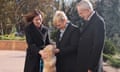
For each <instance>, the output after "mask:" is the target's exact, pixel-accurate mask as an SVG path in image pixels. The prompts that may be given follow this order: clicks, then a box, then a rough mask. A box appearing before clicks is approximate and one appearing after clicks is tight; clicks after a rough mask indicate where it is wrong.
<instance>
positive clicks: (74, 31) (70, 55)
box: [56, 23, 80, 72]
mask: <svg viewBox="0 0 120 72" xmlns="http://www.w3.org/2000/svg"><path fill="white" fill-rule="evenodd" d="M59 33H60V31H58V32H57V40H56V45H57V48H59V49H60V53H59V54H57V62H56V67H57V72H76V65H77V62H76V61H77V48H78V44H77V43H78V41H79V33H80V32H79V29H78V28H77V27H75V26H73V25H72V24H71V23H68V26H67V28H66V30H65V32H64V34H63V37H62V39H61V41H59V36H60V34H59Z"/></svg>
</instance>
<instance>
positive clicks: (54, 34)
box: [51, 30, 57, 41]
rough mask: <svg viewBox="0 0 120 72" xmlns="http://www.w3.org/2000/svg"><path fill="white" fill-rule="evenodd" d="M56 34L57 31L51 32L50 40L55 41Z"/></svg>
mask: <svg viewBox="0 0 120 72" xmlns="http://www.w3.org/2000/svg"><path fill="white" fill-rule="evenodd" d="M56 33H57V30H53V31H52V32H51V39H52V40H53V41H56Z"/></svg>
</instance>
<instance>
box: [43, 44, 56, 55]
mask: <svg viewBox="0 0 120 72" xmlns="http://www.w3.org/2000/svg"><path fill="white" fill-rule="evenodd" d="M43 50H44V51H45V52H46V53H47V54H48V56H49V57H52V56H54V55H55V52H54V51H55V46H54V45H47V46H46V47H45V48H44V49H43Z"/></svg>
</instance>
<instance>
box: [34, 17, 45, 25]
mask: <svg viewBox="0 0 120 72" xmlns="http://www.w3.org/2000/svg"><path fill="white" fill-rule="evenodd" d="M42 21H43V19H42V16H41V15H38V16H35V17H34V18H33V23H34V25H35V26H36V27H40V26H41V24H42Z"/></svg>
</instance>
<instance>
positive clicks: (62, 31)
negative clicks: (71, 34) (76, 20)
mask: <svg viewBox="0 0 120 72" xmlns="http://www.w3.org/2000/svg"><path fill="white" fill-rule="evenodd" d="M67 27H68V23H67V24H66V26H65V29H60V32H61V33H64V31H65V30H66V28H67Z"/></svg>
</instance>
